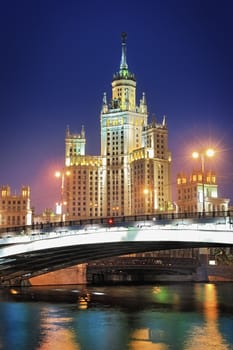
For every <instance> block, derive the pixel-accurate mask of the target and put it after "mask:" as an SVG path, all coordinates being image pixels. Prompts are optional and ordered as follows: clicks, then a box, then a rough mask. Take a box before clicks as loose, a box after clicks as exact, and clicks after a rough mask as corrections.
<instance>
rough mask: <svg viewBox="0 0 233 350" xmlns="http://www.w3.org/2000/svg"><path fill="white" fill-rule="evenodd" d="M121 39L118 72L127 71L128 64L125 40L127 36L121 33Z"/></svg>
mask: <svg viewBox="0 0 233 350" xmlns="http://www.w3.org/2000/svg"><path fill="white" fill-rule="evenodd" d="M121 38H122V43H121V49H122V52H121V64H120V71H122V70H124V69H125V70H127V69H128V64H127V62H126V38H127V34H126V33H125V32H123V33H122V34H121Z"/></svg>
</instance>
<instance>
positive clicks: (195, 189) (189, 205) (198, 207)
mask: <svg viewBox="0 0 233 350" xmlns="http://www.w3.org/2000/svg"><path fill="white" fill-rule="evenodd" d="M203 195H204V196H203ZM229 201H230V200H229V199H225V198H219V197H218V185H217V182H216V175H215V173H214V172H212V171H208V172H204V174H203V173H202V171H193V172H192V174H191V175H190V177H189V178H188V177H187V175H186V174H178V175H177V206H178V210H179V212H183V213H184V212H187V213H192V212H203V209H204V211H205V212H218V211H227V210H228V205H229Z"/></svg>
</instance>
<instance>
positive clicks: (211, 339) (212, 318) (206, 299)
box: [185, 284, 230, 350]
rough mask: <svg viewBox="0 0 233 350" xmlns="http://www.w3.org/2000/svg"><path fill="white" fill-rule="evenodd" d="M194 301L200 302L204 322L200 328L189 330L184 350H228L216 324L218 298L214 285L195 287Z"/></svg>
mask: <svg viewBox="0 0 233 350" xmlns="http://www.w3.org/2000/svg"><path fill="white" fill-rule="evenodd" d="M195 293H196V300H197V301H199V302H201V304H200V305H201V306H202V307H203V312H204V317H205V322H204V324H202V325H201V326H195V327H193V328H192V329H191V330H190V334H189V337H188V340H187V342H186V344H185V350H196V349H201V348H203V346H204V347H205V350H213V349H218V350H229V349H230V347H229V346H228V345H227V342H226V340H225V339H224V338H223V336H222V334H221V333H220V330H219V323H218V305H219V304H218V296H217V289H216V286H215V285H214V284H205V285H204V286H203V285H196V286H195Z"/></svg>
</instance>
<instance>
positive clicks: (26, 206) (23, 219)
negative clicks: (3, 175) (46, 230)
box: [0, 186, 32, 227]
mask: <svg viewBox="0 0 233 350" xmlns="http://www.w3.org/2000/svg"><path fill="white" fill-rule="evenodd" d="M0 191H1V192H0V226H3V227H9V226H21V225H22V226H23V225H31V224H32V209H31V207H30V188H29V187H28V186H23V187H22V189H21V193H20V194H19V195H16V194H11V190H10V187H9V186H2V187H1V189H0Z"/></svg>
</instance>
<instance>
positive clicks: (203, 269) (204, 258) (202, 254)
mask: <svg viewBox="0 0 233 350" xmlns="http://www.w3.org/2000/svg"><path fill="white" fill-rule="evenodd" d="M199 262H200V266H199V267H198V269H197V281H198V282H209V277H208V272H207V270H208V265H209V253H208V248H199Z"/></svg>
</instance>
